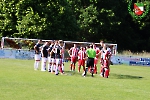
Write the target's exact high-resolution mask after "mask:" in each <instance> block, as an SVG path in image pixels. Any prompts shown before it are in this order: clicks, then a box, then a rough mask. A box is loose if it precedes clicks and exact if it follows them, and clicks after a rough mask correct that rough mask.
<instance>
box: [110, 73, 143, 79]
mask: <svg viewBox="0 0 150 100" xmlns="http://www.w3.org/2000/svg"><path fill="white" fill-rule="evenodd" d="M110 76H111V77H112V78H115V79H142V78H143V77H141V76H132V75H121V74H114V73H111V74H110Z"/></svg>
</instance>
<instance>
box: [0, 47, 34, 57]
mask: <svg viewBox="0 0 150 100" xmlns="http://www.w3.org/2000/svg"><path fill="white" fill-rule="evenodd" d="M0 58H12V59H34V51H29V50H14V49H0Z"/></svg>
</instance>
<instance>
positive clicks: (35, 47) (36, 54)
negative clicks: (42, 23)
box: [34, 40, 42, 70]
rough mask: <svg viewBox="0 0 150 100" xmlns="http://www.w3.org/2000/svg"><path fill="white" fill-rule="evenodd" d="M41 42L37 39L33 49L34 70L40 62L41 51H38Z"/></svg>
mask: <svg viewBox="0 0 150 100" xmlns="http://www.w3.org/2000/svg"><path fill="white" fill-rule="evenodd" d="M41 42H42V40H38V42H37V43H36V45H35V46H34V50H35V56H34V59H35V62H34V70H37V69H38V68H39V63H40V59H41V52H40V47H41Z"/></svg>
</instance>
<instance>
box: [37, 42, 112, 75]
mask: <svg viewBox="0 0 150 100" xmlns="http://www.w3.org/2000/svg"><path fill="white" fill-rule="evenodd" d="M41 42H42V41H41V40H39V41H38V43H37V44H36V45H35V46H34V49H35V63H34V69H35V70H37V69H38V67H39V63H40V60H41V71H46V70H47V71H48V72H51V73H55V75H58V74H59V73H61V74H64V73H65V71H64V59H65V57H64V51H65V47H64V42H63V41H62V40H59V41H50V42H45V43H44V45H42V46H41ZM100 45H101V46H100V47H96V45H95V44H94V43H92V44H90V45H89V46H86V47H84V46H80V48H78V47H77V45H76V44H74V46H73V47H71V48H70V49H69V50H68V54H69V56H70V58H71V64H70V71H75V70H76V62H77V61H78V72H81V67H83V74H82V76H83V77H85V76H86V74H87V72H89V73H91V74H92V77H93V75H94V74H97V73H98V70H97V69H98V68H97V64H98V61H99V60H100V64H101V67H100V75H101V76H102V77H106V78H108V76H109V71H110V68H109V66H110V58H111V49H110V48H109V47H108V46H107V45H106V44H104V43H103V41H101V42H100ZM41 57H42V58H41ZM47 62H48V65H46V64H47ZM46 66H47V67H46Z"/></svg>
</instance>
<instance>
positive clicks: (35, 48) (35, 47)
mask: <svg viewBox="0 0 150 100" xmlns="http://www.w3.org/2000/svg"><path fill="white" fill-rule="evenodd" d="M34 50H35V52H36V53H38V51H37V44H36V45H35V46H34Z"/></svg>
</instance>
